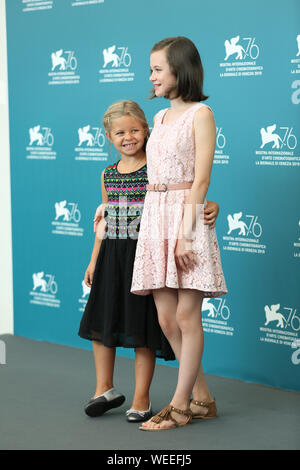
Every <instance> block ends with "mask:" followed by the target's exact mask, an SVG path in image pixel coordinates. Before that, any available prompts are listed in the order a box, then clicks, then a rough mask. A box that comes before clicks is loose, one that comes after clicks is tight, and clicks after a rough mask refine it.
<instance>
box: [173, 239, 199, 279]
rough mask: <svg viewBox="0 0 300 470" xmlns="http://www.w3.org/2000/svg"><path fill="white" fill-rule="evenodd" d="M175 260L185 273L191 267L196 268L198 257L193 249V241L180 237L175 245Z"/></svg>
mask: <svg viewBox="0 0 300 470" xmlns="http://www.w3.org/2000/svg"><path fill="white" fill-rule="evenodd" d="M175 262H176V264H177V267H178V268H179V269H182V270H183V271H184V272H185V273H188V272H189V269H191V270H193V269H194V266H195V264H197V258H196V255H195V253H194V252H193V250H192V242H191V241H188V240H185V239H184V238H178V240H177V243H176V247H175Z"/></svg>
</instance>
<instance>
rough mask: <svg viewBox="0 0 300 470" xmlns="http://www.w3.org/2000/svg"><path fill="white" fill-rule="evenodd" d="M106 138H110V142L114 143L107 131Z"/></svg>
mask: <svg viewBox="0 0 300 470" xmlns="http://www.w3.org/2000/svg"><path fill="white" fill-rule="evenodd" d="M105 137H107V138H108V140H109V141H110V142H111V143H112V140H111V137H110V135H109V132H107V131H105Z"/></svg>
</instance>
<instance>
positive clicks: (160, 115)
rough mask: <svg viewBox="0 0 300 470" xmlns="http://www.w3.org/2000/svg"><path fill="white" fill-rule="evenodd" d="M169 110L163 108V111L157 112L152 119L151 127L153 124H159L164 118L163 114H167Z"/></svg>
mask: <svg viewBox="0 0 300 470" xmlns="http://www.w3.org/2000/svg"><path fill="white" fill-rule="evenodd" d="M168 109H169V108H164V109H161V110H160V111H158V112H157V113H156V114H155V116H154V118H153V125H154V124H157V123H160V122H161V121H162V118H163V116H164V114H165V113H166V112H167V110H168Z"/></svg>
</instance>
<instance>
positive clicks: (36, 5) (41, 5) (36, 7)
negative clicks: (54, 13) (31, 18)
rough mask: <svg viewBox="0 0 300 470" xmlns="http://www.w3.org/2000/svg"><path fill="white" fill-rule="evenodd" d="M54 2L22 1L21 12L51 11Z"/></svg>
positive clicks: (52, 0)
mask: <svg viewBox="0 0 300 470" xmlns="http://www.w3.org/2000/svg"><path fill="white" fill-rule="evenodd" d="M53 3H54V0H22V11H23V12H24V13H26V12H32V11H41V10H52V8H53Z"/></svg>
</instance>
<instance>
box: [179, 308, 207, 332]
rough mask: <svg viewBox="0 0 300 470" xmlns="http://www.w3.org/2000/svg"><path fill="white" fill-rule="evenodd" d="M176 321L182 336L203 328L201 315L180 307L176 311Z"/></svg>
mask: <svg viewBox="0 0 300 470" xmlns="http://www.w3.org/2000/svg"><path fill="white" fill-rule="evenodd" d="M176 321H177V324H178V327H179V329H180V331H181V333H182V334H185V333H190V332H192V331H194V330H195V329H198V327H201V315H200V313H199V314H198V312H191V311H189V310H188V309H186V308H182V307H179V308H178V309H177V311H176Z"/></svg>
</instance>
